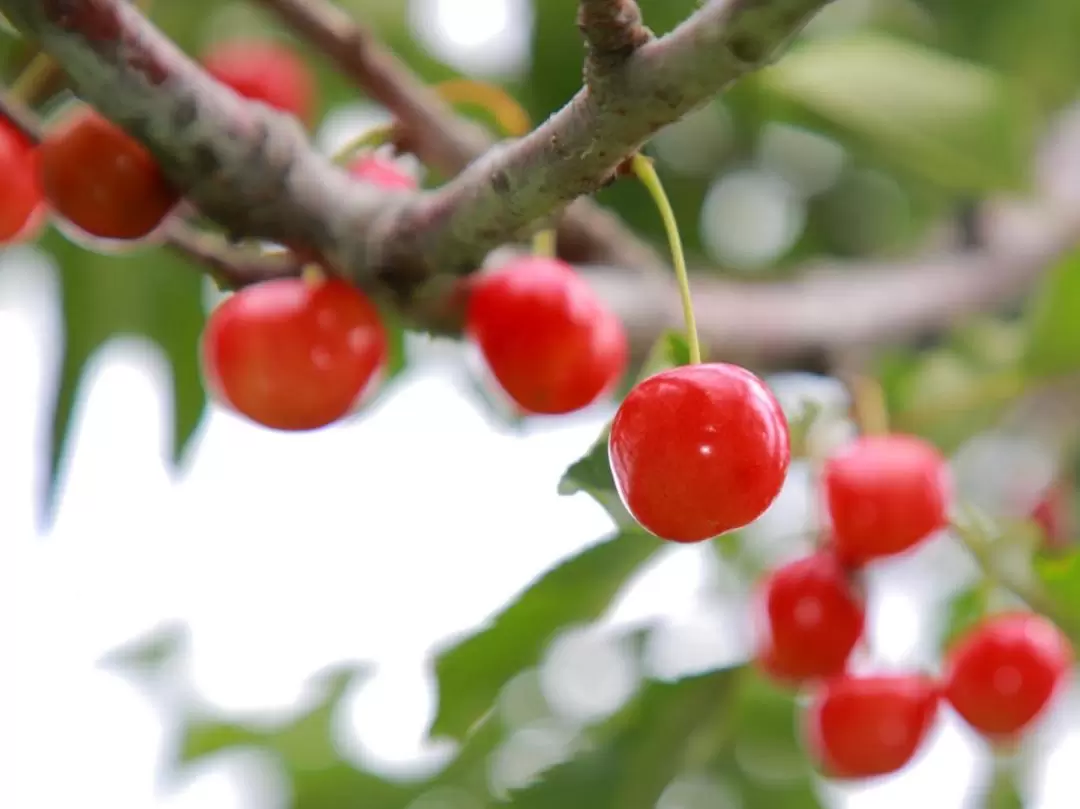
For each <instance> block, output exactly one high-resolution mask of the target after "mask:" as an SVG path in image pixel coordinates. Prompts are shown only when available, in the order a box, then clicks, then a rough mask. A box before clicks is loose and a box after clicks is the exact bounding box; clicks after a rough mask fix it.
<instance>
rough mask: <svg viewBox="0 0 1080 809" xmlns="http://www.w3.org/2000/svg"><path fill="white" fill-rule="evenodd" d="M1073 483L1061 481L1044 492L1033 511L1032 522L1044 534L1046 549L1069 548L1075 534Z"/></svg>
mask: <svg viewBox="0 0 1080 809" xmlns="http://www.w3.org/2000/svg"><path fill="white" fill-rule="evenodd" d="M1072 491H1073V487H1072V482H1071V481H1059V482H1057V483H1054V484H1052V485H1051V486H1050V487H1049V488H1047V489H1046V491H1045V492H1043V494H1042V497H1041V498H1039V502H1038V503H1036V504H1035V508H1033V509H1032V510H1031V515H1030V516H1031V519H1032V521H1033V522H1034V523H1035V524H1036V525H1038V526H1039V528H1040V529H1041V530H1042V532H1043V538H1044V539H1045V542H1046V547H1047V548H1050V549H1053V550H1060V549H1062V548H1066V547H1068V545H1069V543H1070V542H1072V540H1073V534H1074V533H1075V530H1076V529H1075V527H1074V519H1073V514H1072Z"/></svg>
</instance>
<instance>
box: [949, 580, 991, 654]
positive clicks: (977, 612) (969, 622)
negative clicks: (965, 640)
mask: <svg viewBox="0 0 1080 809" xmlns="http://www.w3.org/2000/svg"><path fill="white" fill-rule="evenodd" d="M987 596H988V592H987V589H986V588H985V587H983V586H981V585H979V584H976V585H974V586H972V587H968V588H966V589H964V590H961V591H960V592H959V593H957V594H956V595H954V596H953V597H952V598H950V599H949V603H948V605H947V609H946V611H945V615H944V616H943V618H944V620H943V621H942V627H941V644H940V647H941V648H942V649H947V648H948V647H949V646H950V645H951V644H952V642H953V641H954V640H956V638H958V637H960V636H961V635H963V634H964V633H965V632H967V631H968V630H969V629H971V628H972V627H973V626H975V624H977V623H979V621H981V620H982V619H983V617H984V616H985V615H986V611H987V607H988V604H987Z"/></svg>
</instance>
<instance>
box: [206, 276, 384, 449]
mask: <svg viewBox="0 0 1080 809" xmlns="http://www.w3.org/2000/svg"><path fill="white" fill-rule="evenodd" d="M202 347H203V368H204V373H205V374H206V377H207V382H208V385H209V387H210V389H212V390H213V391H214V392H215V393H217V395H218V396H220V398H221V399H222V400H224V402H225V403H226V404H228V405H230V406H231V407H232V408H233V409H235V410H236V411H237V412H239V413H241V414H242V415H244V416H246V417H247V418H249V419H251V420H252V421H254V422H256V423H258V424H262V425H263V426H266V427H271V428H274V429H278V430H314V429H317V428H319V427H324V426H326V425H328V424H330V423H332V422H334V421H337V420H339V419H341V418H342V417H344V416H346V415H347V414H349V413H350V412H351V411H352V410H353V408H354V407H355V405H356V404H357V402H358V401H359V400H360V399H361V397H363V396H364V394H365V393H366V392H368V389H369V386H370V385H372V384H374V383H376V382H377V380H378V378H379V375H380V374H381V372H382V370H383V369H384V367H385V365H386V361H387V353H388V348H387V336H386V332H385V329H384V327H383V324H382V321H381V320H380V318H379V313H378V310H377V309H376V308H375V306H374V305H373V304H372V303H371V302H370V301H369V300H368V298H367V297H365V296H364V295H363V294H362V293H361V292H359V291H358V290H356V289H355V288H354V287H352V286H351V285H350V284H347V283H346V282H344V281H342V280H340V279H336V278H333V279H325V280H318V281H309V280H305V279H299V278H283V279H277V280H273V281H267V282H264V283H261V284H257V285H255V286H250V287H246V288H244V289H241V290H239V291H237V292H236V293H235V294H233V295H232V296H231V297H229V298H227V299H226V300H225V301H224V302H223V303H222V304H221V305H220V306H219V307H218V308H217V309H215V310H214V312H213V313H212V314H211V316H210V320H209V322H208V323H207V326H206V330H205V332H204V334H203V346H202Z"/></svg>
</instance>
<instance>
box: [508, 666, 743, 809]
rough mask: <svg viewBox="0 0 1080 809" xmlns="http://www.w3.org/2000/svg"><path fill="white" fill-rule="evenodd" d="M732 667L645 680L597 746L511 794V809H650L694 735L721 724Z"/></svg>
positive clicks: (731, 685) (678, 769)
mask: <svg viewBox="0 0 1080 809" xmlns="http://www.w3.org/2000/svg"><path fill="white" fill-rule="evenodd" d="M738 674H739V670H738V669H725V670H721V671H714V672H710V673H708V674H703V675H699V676H695V677H687V678H685V679H681V680H677V681H675V682H671V683H664V682H656V681H653V682H650V683H649V684H647V685H646V686H645V687H644V688H643V689H642V690H641V692H640V693H639V695H638V696H637V698H636V699H635V700H634V701H633V702H632V703H631V704H630V706H629V707H627V708H625V709H624V710H622V711H621V712H620V713H619V714H617V715H616V718H615V720H613V721H612V722H611V723H609V724H608V727H607V728H606V729H605V730H606V732H602V735H603V736H605V737H606V738H604V739H603V741H602V742H601V743H600V744H598V745H597V746H596V747H595V748H593V749H591V750H589V751H588V752H585V753H584V754H582V755H579V756H577V757H576V758H574V759H572V760H571V761H568V762H566V763H564V764H560V765H558V766H556V767H553V768H552V769H550V770H548V771H547V772H546V773H545V774H544V775H543V776H542V777H541V779H540V780H539V781H538V782H537V783H535V784H534V785H532V786H530V787H528V788H527V789H524V790H521V791H518V792H516V793H514V794H513V797H512V800H511V801H510V803H509V805H510V806H512V807H514V809H550V807H560V806H561V807H568V809H569V807H588V809H653V807H654V806H656V802H657V799H658V798H659V797H660V795H661V794H662V793H663V791H664V789H665V788H666V787H667V786H668V784H669V783H671V780H672V779H673V778H674V777H675V776H676V775H678V774H679V773H680V772H681V771H682V769H683V766H684V763H685V759H686V755H687V752H688V751H689V749H690V748H691V745H692V744H693V743H694V742H695V740H696V738H697V735H698V731H700V730H702V729H707V727H708V726H709V725H711V724H715V723H717V722H718V721H719V720H721V719H722V717H723V716H724V714H725V712H727V711H728V710H729V708H730V705H731V701H732V698H733V696H734V694H735V693H736V690H735V685H736V683H737V682H738Z"/></svg>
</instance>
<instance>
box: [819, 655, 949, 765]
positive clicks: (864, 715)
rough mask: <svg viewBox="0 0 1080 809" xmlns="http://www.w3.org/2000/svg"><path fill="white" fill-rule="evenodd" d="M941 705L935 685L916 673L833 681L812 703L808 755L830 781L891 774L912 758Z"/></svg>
mask: <svg viewBox="0 0 1080 809" xmlns="http://www.w3.org/2000/svg"><path fill="white" fill-rule="evenodd" d="M940 702H941V695H940V691H939V689H938V686H937V684H936V683H935V682H934V681H933V680H931V679H930V678H929V677H926V676H923V675H919V674H905V675H877V676H869V677H857V676H854V675H843V676H840V677H836V678H833V679H831V680H828V681H826V682H825V683H824V684H823V685H822V686H821V687H820V689H819V690H818V691H817V692H816V693H815V694H814V695H813V697H812V698H811V702H810V707H809V710H808V714H807V733H808V742H809V745H810V750H811V753H812V754H813V756H814V758H815V759H817V763H818V766H819V768H820V769H821V771H822V772H823V773H824V774H825V775H828V776H830V777H832V778H872V777H875V776H879V775H888V774H889V773H894V772H896V771H897V770H899V769H901V768H902V767H904V766H905V765H907V764H908V762H910V761H911V760H912V759H913V758H914V757H915V753H916V752H918V749H919V747H920V745H922V743H923V741H924V740H925V739H926V737H927V735H928V734H929V732H930V729H931V728H932V727H933V725H934V720H935V719H936V718H937V713H938V706H939V705H940Z"/></svg>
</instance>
